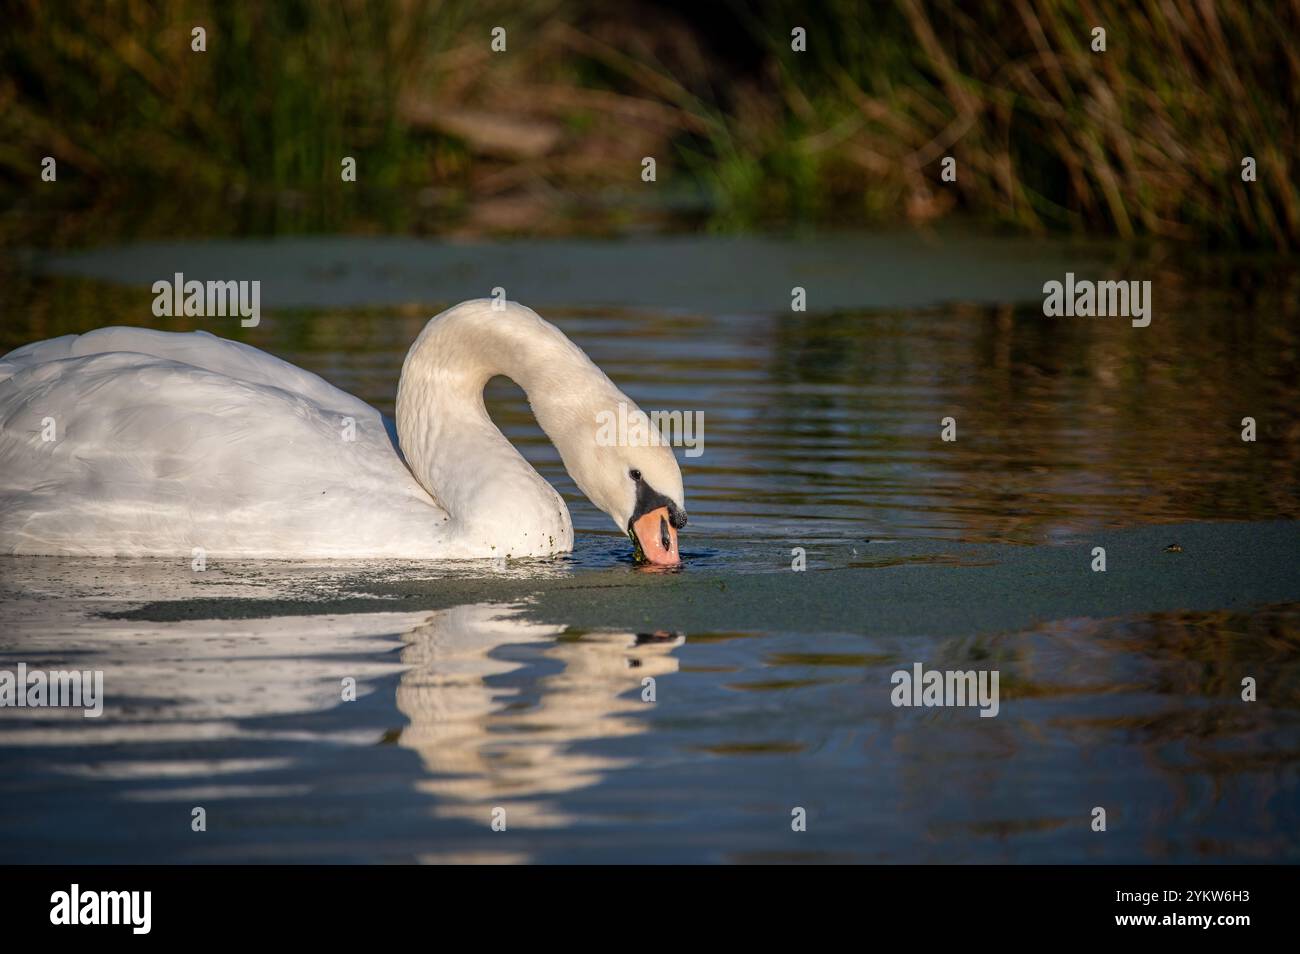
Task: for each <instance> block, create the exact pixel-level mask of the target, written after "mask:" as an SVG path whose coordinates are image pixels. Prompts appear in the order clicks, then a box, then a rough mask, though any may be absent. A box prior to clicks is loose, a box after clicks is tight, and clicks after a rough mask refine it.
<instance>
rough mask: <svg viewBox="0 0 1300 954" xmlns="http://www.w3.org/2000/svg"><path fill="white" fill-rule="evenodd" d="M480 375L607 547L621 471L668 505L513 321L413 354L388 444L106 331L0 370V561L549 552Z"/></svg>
mask: <svg viewBox="0 0 1300 954" xmlns="http://www.w3.org/2000/svg"><path fill="white" fill-rule="evenodd" d="M494 374H506V375H508V376H510V377H512V378H514V379H515V380H516V381H517V382H518V383H519V384H520V386H521V387H523V388H524V390H525V392H527V393H528V396H529V400H530V402H532V404H533V407H534V409H535V410H536V412H537V414H538V419H539V421H540V422H541V423H542V426H543V428H544V429H545V430H547V433H548V434H549V435H550V436H551V438H552V440H554V441H555V442H556V444H557V446H558V447H559V449H560V451H561V455H562V456H563V458H564V460H565V463H566V466H568V467H569V470H570V472H571V473H573V474H574V476H575V479H577V480H578V482H579V486H581V487H582V488H583V490H584V491H585V492H587V493H588V495H589V496H591V497H592V499H593V502H595V503H596V504H597V506H599V507H601V508H602V509H604V510H605V511H606V512H607V513H609V514H610V516H611V517H613V518H614V520H615V522H616V523H617V524H619V525H620V528H622V527H623V526H624V525H625V523H626V521H627V519H628V518H629V517H630V515H631V513H632V507H633V503H634V490H633V489H632V488H630V487H628V486H626V485H627V484H628V481H627V480H626V477H625V473H626V469H627V466H628V462H629V460H630V461H632V463H633V464H635V465H637V466H639V467H640V468H641V469H642V470H645V471H646V473H647V475H648V476H651V475H653V476H654V477H656V478H658V479H659V481H660V483H661V484H662V486H659V487H658V489H659V490H660V491H661V492H662V493H664V494H667V495H668V496H670V497H672V498H673V499H674V500H675V501H676V502H677V503H678V505H679V506H680V505H681V499H682V493H681V475H680V472H679V471H678V470H677V464H676V461H675V460H674V459H673V456H672V453H671V451H667V450H666V449H665V448H662V447H645V448H603V447H597V446H596V443H595V440H594V437H593V434H592V432H593V431H594V428H595V425H594V423H591V424H590V426H588V422H594V416H595V413H596V411H597V410H598V409H599V408H602V407H608V406H610V403H611V402H614V403H617V401H618V400H623V401H626V400H627V398H626V397H625V396H623V395H622V394H621V392H619V391H618V390H617V388H615V387H614V385H613V384H612V383H611V382H610V381H609V379H608V378H607V377H606V376H605V375H604V374H603V373H602V372H601V371H600V369H599V368H597V367H596V366H595V365H594V364H592V363H591V361H590V360H589V359H588V358H587V357H586V355H585V354H583V353H582V351H581V350H580V349H579V348H577V346H575V345H574V344H573V343H572V342H570V341H569V340H568V339H567V338H566V337H564V335H563V334H562V333H561V332H560V331H559V330H558V329H556V328H555V327H554V326H552V325H550V324H548V323H547V322H545V321H544V320H542V319H541V318H540V317H539V316H537V315H536V314H535V313H534V312H532V311H531V310H529V309H527V308H524V307H522V306H520V305H517V304H514V303H510V304H509V305H508V307H507V308H506V309H505V310H495V309H493V308H492V307H491V303H489V302H485V301H479V302H466V303H464V304H461V305H458V306H456V307H455V308H451V309H448V310H447V311H445V312H443V313H442V314H440V315H438V316H437V317H435V318H433V319H431V320H430V322H429V324H428V325H427V326H426V328H425V331H424V332H423V333H422V334H421V335H420V337H419V339H417V341H416V343H415V344H414V345H413V346H412V348H411V351H410V353H409V354H408V356H407V360H406V364H405V365H404V367H403V375H402V380H401V383H400V385H399V391H398V414H397V416H398V420H397V428H396V430H394V429H393V425H392V423H391V422H386V421H385V420H384V418H383V417H382V415H380V413H379V412H378V411H377V410H375V409H374V408H372V407H370V406H369V405H368V404H366V403H365V402H363V401H361V400H359V399H358V398H355V397H353V396H352V395H350V394H347V393H346V392H344V391H341V390H339V389H338V388H336V387H334V386H333V385H331V384H329V383H328V382H326V381H325V380H323V379H322V378H320V377H319V376H317V375H315V374H312V373H310V372H308V371H304V370H302V369H301V368H297V367H295V366H293V365H291V364H289V363H287V362H285V361H282V360H280V359H279V358H276V357H274V356H272V355H269V354H267V353H265V352H263V351H260V350H258V349H256V348H253V347H251V346H248V345H244V344H240V343H238V342H234V341H229V340H226V339H222V338H218V337H215V336H213V335H211V334H208V333H206V332H201V331H200V332H191V333H169V332H162V331H151V330H145V329H137V328H104V329H101V330H98V331H93V332H90V333H89V334H84V335H66V336H64V337H61V338H54V339H51V340H49V341H42V342H37V343H35V344H31V345H27V346H25V347H22V348H19V349H17V350H16V351H13V352H10V353H9V354H8V355H6V356H5V357H4V358H3V359H0V552H3V553H23V554H81V555H96V556H110V555H133V556H178V555H183V556H189V555H190V554H191V553H192V552H193V550H194V548H202V549H203V551H204V552H205V553H206V554H209V555H212V556H222V555H227V556H246V557H293V558H297V557H303V558H308V557H311V558H316V557H349V558H356V557H366V558H368V557H404V558H421V559H445V558H472V557H504V556H516V557H518V556H541V555H546V554H551V553H557V552H564V551H567V550H569V549H571V548H572V543H573V529H572V525H571V523H570V521H569V515H568V510H567V508H566V507H565V505H564V503H563V501H562V500H561V498H560V496H559V495H558V494H557V493H556V492H555V490H554V489H553V488H551V486H550V485H549V484H547V483H546V481H545V480H543V479H542V478H541V477H540V475H538V474H537V473H536V471H534V470H533V468H532V467H531V466H529V465H528V464H527V462H526V461H524V459H523V458H522V457H521V456H520V455H519V453H518V452H517V451H515V449H514V448H513V447H512V446H511V445H510V443H509V442H508V441H507V440H506V439H505V437H504V436H503V435H502V434H501V432H500V431H499V430H498V429H497V428H496V427H495V426H494V425H493V424H492V422H491V420H490V419H489V418H488V416H487V413H486V411H485V410H484V408H483V399H482V390H483V385H484V384H486V382H487V380H488V378H490V377H492V376H493V375H494ZM629 404H630V402H629ZM349 420H350V421H351V424H349ZM397 431H400V432H401V433H402V437H403V440H402V448H403V450H404V451H405V455H404V454H403V451H399V449H398V447H397V444H396V432H397ZM51 435H52V436H53V437H54V439H53V440H47V439H46V438H47V437H49V436H51ZM348 437H352V439H350V440H349V439H348ZM611 451H613V452H614V453H612V454H611ZM404 456H405V459H404ZM665 458H666V459H665ZM408 463H409V465H410V466H409V467H408V466H407V465H408ZM575 468H576V469H575ZM606 469H609V470H610V471H611V473H610V474H609V475H604V474H603V473H602V471H603V470H606ZM606 478H608V479H606Z"/></svg>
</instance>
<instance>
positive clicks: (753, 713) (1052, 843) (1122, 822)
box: [0, 236, 1300, 862]
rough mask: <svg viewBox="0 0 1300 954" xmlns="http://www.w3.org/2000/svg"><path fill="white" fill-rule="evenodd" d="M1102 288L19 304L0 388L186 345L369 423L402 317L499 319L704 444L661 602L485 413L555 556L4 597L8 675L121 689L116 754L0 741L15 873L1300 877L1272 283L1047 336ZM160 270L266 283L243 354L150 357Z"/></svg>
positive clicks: (376, 277) (171, 577)
mask: <svg viewBox="0 0 1300 954" xmlns="http://www.w3.org/2000/svg"><path fill="white" fill-rule="evenodd" d="M1086 251H1087V254H1088V255H1090V256H1093V257H1094V259H1095V261H1096V264H1095V266H1094V267H1096V268H1099V269H1105V268H1108V267H1115V258H1114V255H1115V253H1113V252H1107V251H1106V250H1101V251H1098V250H1096V249H1089V250H1086ZM1081 254H1083V253H1082V252H1079V251H1077V250H1074V249H1065V248H1063V247H1060V246H1053V245H1050V244H1048V243H1034V244H1032V245H1031V244H1026V243H1016V242H1008V241H1002V240H995V239H990V238H985V237H976V238H974V239H972V238H969V237H957V238H954V239H949V240H940V239H935V238H931V239H927V240H925V241H921V240H913V239H899V238H897V237H891V238H886V239H881V238H878V237H870V236H867V237H860V236H859V237H853V236H846V237H822V238H818V239H814V240H811V241H799V242H781V241H769V240H745V241H743V242H738V241H735V240H722V239H717V240H714V239H702V240H689V241H687V240H682V241H673V240H653V241H646V242H625V243H608V244H600V243H577V242H573V243H563V242H556V243H549V244H546V245H538V246H529V245H526V244H523V243H515V244H513V245H506V246H493V247H489V248H479V247H475V246H439V245H434V244H431V243H419V242H407V241H401V242H394V241H388V240H363V239H358V240H337V241H325V242H322V241H304V242H281V243H270V244H258V243H239V242H231V243H212V244H210V245H194V246H175V247H145V248H123V249H107V250H104V251H101V252H95V253H89V254H85V255H63V256H57V257H52V256H37V255H26V256H23V257H21V258H20V259H19V262H18V264H17V265H15V266H12V269H11V272H10V274H8V275H7V276H6V278H7V279H8V280H7V281H6V282H5V283H4V285H3V289H2V290H0V314H3V316H4V317H3V325H2V326H0V349H8V348H10V347H15V346H17V345H19V344H22V343H24V342H26V341H30V340H35V339H37V338H42V337H49V336H52V335H55V334H63V333H68V332H73V331H85V330H89V329H91V328H94V327H99V326H102V325H106V324H138V325H152V326H156V327H164V328H169V329H172V330H184V329H185V328H188V327H198V326H201V327H207V328H208V329H209V330H214V331H217V332H218V333H225V334H229V335H230V336H232V337H239V338H241V339H242V340H246V341H249V342H251V343H253V344H256V345H258V346H260V347H264V348H267V349H268V350H270V351H273V352H274V353H276V354H278V355H281V356H282V357H285V358H286V359H288V360H290V361H293V362H295V363H297V364H300V365H302V366H304V367H307V368H309V369H311V370H313V371H316V372H318V373H320V374H322V375H324V376H325V377H326V378H328V379H329V380H331V381H333V382H334V383H336V384H338V385H339V386H340V387H343V388H345V389H346V390H349V391H351V392H353V393H355V394H357V395H359V396H360V397H362V398H364V399H366V400H368V401H370V402H372V403H373V404H375V405H376V406H378V407H380V408H381V409H382V410H384V411H385V412H386V413H391V412H392V404H393V398H394V394H395V390H396V380H397V372H398V369H399V368H400V364H401V359H402V356H403V355H404V353H405V349H406V347H407V346H408V345H409V343H410V341H411V340H412V339H413V338H414V336H415V334H416V333H417V332H418V330H419V328H420V327H421V326H422V324H423V322H424V321H425V320H426V319H427V317H428V316H429V315H430V314H432V313H433V312H434V311H436V310H438V309H439V308H440V307H443V306H444V305H445V304H447V303H449V302H450V301H453V300H459V299H461V298H465V297H472V296H479V295H482V294H484V293H485V292H486V290H487V289H489V288H490V287H491V286H492V285H495V284H506V285H507V287H508V288H509V291H510V294H511V297H518V298H519V300H521V301H524V302H525V303H527V304H531V305H533V306H534V307H537V308H538V309H539V310H540V311H541V312H542V313H543V314H544V315H545V316H546V317H548V318H549V319H551V320H553V321H555V322H556V323H557V324H559V325H560V326H561V327H562V328H563V329H564V330H565V331H566V332H567V333H568V334H569V335H570V336H571V337H573V338H574V339H575V340H576V341H578V342H579V343H580V344H581V345H582V346H583V347H584V348H585V349H586V350H587V351H588V353H589V354H590V355H591V357H592V358H593V359H594V360H595V361H596V362H597V363H598V364H599V365H600V366H601V367H603V368H604V369H605V370H606V371H607V372H608V373H609V374H610V375H611V377H613V378H614V380H615V381H616V382H618V383H619V385H620V386H622V387H623V388H624V389H625V390H626V391H628V393H629V394H631V395H632V396H633V397H634V398H635V399H637V401H638V402H639V403H640V404H641V405H642V406H643V407H645V408H646V409H682V410H689V411H694V410H699V411H702V412H703V414H704V421H705V431H704V453H703V454H702V455H701V456H700V457H698V458H694V459H691V458H682V460H683V465H684V467H683V470H684V475H685V480H686V488H687V505H688V509H689V511H690V514H691V524H690V527H689V528H688V529H687V531H686V533H685V534H684V535H683V538H682V543H683V550H684V553H685V555H686V557H687V565H686V567H685V568H684V569H683V570H682V571H681V572H679V573H671V574H647V573H644V572H642V571H639V570H637V569H636V568H634V567H633V566H632V565H631V564H630V562H629V560H628V554H627V545H626V540H625V538H624V537H623V535H622V534H621V533H620V532H619V531H618V530H617V529H616V528H615V527H613V526H612V525H611V524H610V522H609V520H608V518H607V517H605V516H604V515H603V514H600V513H599V512H598V511H596V510H595V509H594V508H592V507H591V506H590V505H589V504H588V503H587V502H586V501H585V499H583V498H582V497H581V496H580V495H579V494H578V492H577V490H576V488H575V487H574V486H573V484H572V482H571V481H570V480H569V479H568V477H567V476H566V475H565V474H564V472H563V469H562V467H561V466H560V463H559V460H558V455H557V454H556V453H555V451H554V449H553V448H552V447H551V446H550V444H549V443H548V442H547V441H546V439H545V437H544V435H542V434H541V432H540V431H539V430H538V429H537V427H536V425H535V423H534V422H533V420H532V417H531V415H530V414H529V412H528V410H527V406H526V403H525V402H524V400H523V396H522V394H520V392H518V390H517V389H515V388H514V387H513V386H512V385H510V384H509V383H508V382H503V381H498V382H494V383H493V384H492V385H491V387H490V391H489V407H490V409H491V411H492V413H493V416H494V419H495V420H496V421H497V422H498V423H499V424H500V426H501V427H502V429H503V430H504V431H505V432H506V434H507V435H508V436H509V437H510V438H511V440H512V441H514V442H515V443H516V445H517V446H519V447H520V448H521V449H522V450H523V451H524V453H525V454H526V455H527V456H528V457H529V459H530V460H532V461H533V462H534V463H535V464H536V466H537V467H538V468H539V470H541V472H542V473H543V474H544V475H545V476H546V477H547V478H548V479H550V480H551V481H552V482H553V483H554V484H555V485H556V486H557V487H558V488H559V489H560V491H561V492H562V493H563V494H564V496H565V498H566V500H567V501H568V502H569V506H570V510H571V512H572V513H573V516H574V523H575V527H576V528H577V531H578V544H577V547H576V549H575V552H574V553H573V554H572V555H570V556H567V557H564V558H560V559H556V560H551V561H535V562H521V563H516V564H512V565H509V566H506V567H485V566H478V565H473V564H462V565H419V564H414V565H413V564H400V563H395V564H345V563H335V564H328V563H326V564H294V563H285V562H260V563H225V564H221V565H213V566H210V567H209V569H208V570H207V571H205V572H204V573H201V574H200V573H194V572H192V571H191V569H190V566H189V564H188V562H180V563H168V562H157V561H127V560H109V561H75V560H51V559H12V558H6V559H3V560H0V598H2V599H3V604H2V605H0V668H12V667H13V666H16V665H17V663H18V662H20V661H22V662H26V663H27V664H28V665H29V666H30V667H40V668H45V669H50V668H68V667H72V666H75V667H77V668H88V669H101V670H103V671H104V673H105V683H106V687H107V691H108V702H107V705H106V711H105V714H104V716H103V717H102V718H100V719H85V718H83V717H82V716H81V715H80V714H79V713H75V712H67V711H60V710H33V709H25V710H16V709H0V845H2V846H3V847H0V858H3V859H4V860H7V861H8V860H12V861H76V862H80V861H116V860H138V861H241V860H252V861H272V860H288V861H401V862H415V861H418V862H438V861H459V860H475V861H498V860H502V861H504V860H520V861H525V860H526V861H762V860H819V861H835V860H847V861H1048V862H1064V861H1078V860H1082V861H1207V860H1208V861H1228V860H1242V861H1254V860H1271V861H1280V860H1290V861H1294V860H1296V859H1297V858H1298V857H1300V836H1297V834H1296V833H1297V832H1298V831H1300V825H1297V821H1298V820H1300V819H1298V818H1297V815H1300V797H1298V795H1300V788H1298V784H1297V782H1298V779H1297V767H1298V765H1300V719H1297V710H1298V709H1300V670H1298V668H1297V665H1296V658H1297V650H1298V649H1300V574H1297V573H1296V572H1295V568H1296V566H1297V565H1300V564H1297V559H1300V533H1297V531H1296V526H1297V525H1296V524H1295V523H1294V522H1292V521H1294V520H1295V519H1296V517H1297V515H1298V513H1300V481H1297V474H1300V424H1298V423H1297V418H1296V415H1295V407H1296V406H1297V397H1300V395H1298V394H1297V391H1298V390H1300V354H1298V351H1300V348H1298V345H1300V321H1297V313H1296V301H1297V295H1296V289H1297V280H1296V273H1295V271H1294V270H1293V269H1290V268H1289V267H1288V268H1282V267H1275V268H1267V269H1262V270H1253V269H1245V268H1243V267H1242V266H1239V265H1238V264H1236V263H1232V262H1226V261H1220V260H1215V259H1207V260H1204V261H1198V262H1195V263H1193V264H1191V265H1188V266H1186V267H1180V268H1173V267H1171V266H1169V265H1167V264H1165V263H1162V262H1159V261H1156V262H1145V263H1143V264H1142V265H1141V266H1140V268H1141V269H1143V270H1142V271H1139V272H1137V273H1138V274H1140V275H1141V276H1142V277H1148V276H1150V277H1154V279H1155V287H1156V295H1157V298H1156V312H1155V318H1154V320H1153V322H1152V324H1151V326H1150V327H1149V328H1146V329H1134V328H1131V327H1130V326H1129V325H1128V323H1127V322H1126V321H1123V320H1120V319H1111V320H1098V319H1093V320H1088V319H1057V320H1048V319H1045V318H1043V316H1042V314H1041V309H1040V307H1039V305H1038V304H1037V302H1039V301H1040V298H1039V297H1038V296H1037V294H1036V291H1037V289H1038V288H1040V287H1041V284H1042V282H1043V281H1045V280H1048V279H1051V278H1057V279H1059V278H1061V277H1062V276H1063V274H1064V272H1065V270H1066V269H1067V268H1068V267H1073V268H1074V270H1075V271H1077V272H1083V271H1084V270H1085V269H1084V268H1083V267H1079V266H1072V265H1071V263H1076V262H1078V261H1080V260H1081V259H1080V258H1079V256H1080V255H1081ZM160 261H162V262H167V263H168V264H167V267H166V268H165V269H163V273H165V274H170V272H171V271H173V270H183V271H185V272H186V273H187V275H189V276H192V277H236V276H238V277H250V278H255V277H262V278H263V281H264V289H263V305H264V316H263V321H262V325H261V326H260V327H258V328H255V329H240V328H239V327H238V325H237V323H235V322H233V321H232V322H228V323H227V324H226V325H223V326H220V327H215V328H214V327H213V324H214V321H211V320H210V321H208V322H206V323H203V324H195V323H193V322H190V323H189V324H187V323H186V322H185V321H169V320H167V319H155V318H153V317H152V315H151V314H150V312H149V303H150V301H151V297H152V296H151V294H150V293H149V291H148V284H149V283H150V282H151V281H152V280H154V279H155V278H158V277H163V274H162V273H160V274H158V275H155V274H153V273H154V272H155V271H157V270H158V268H157V263H158V262H160ZM172 263H175V264H174V265H173V264H172ZM1118 267H1120V268H1124V269H1127V270H1128V271H1133V269H1134V268H1135V266H1133V265H1132V264H1131V263H1125V262H1120V263H1119V265H1118ZM495 275H505V276H506V278H501V279H496V278H494V276H495ZM917 275H928V276H933V277H932V279H928V280H927V281H925V282H923V283H918V282H917V281H916V276H917ZM105 278H116V279H119V280H120V282H122V283H124V284H115V283H107V282H105V281H103V279H105ZM795 284H802V285H804V286H806V287H807V289H808V293H809V312H808V313H806V314H795V313H791V312H790V311H789V289H790V287H791V286H792V285H795ZM516 289H518V291H516ZM216 321H218V322H219V320H216ZM948 416H951V417H954V418H955V419H956V421H957V428H958V439H957V441H956V442H955V443H945V442H943V441H941V440H940V439H939V429H940V420H941V419H942V418H944V417H948ZM1245 416H1252V417H1254V418H1255V419H1256V420H1257V422H1258V429H1259V440H1258V441H1257V442H1255V443H1244V442H1242V441H1241V439H1240V430H1241V423H1240V422H1241V419H1242V418H1243V417H1245ZM1223 521H1234V522H1233V523H1227V522H1223ZM1277 521H1283V522H1281V523H1278V522H1277ZM1242 522H1247V523H1242ZM1144 528H1145V529H1144ZM1098 540H1101V541H1103V542H1104V543H1105V545H1106V546H1107V549H1108V552H1109V553H1110V555H1111V560H1112V566H1111V568H1110V569H1109V571H1108V573H1107V574H1105V575H1101V574H1092V573H1091V572H1090V571H1089V570H1088V568H1087V564H1088V560H1089V557H1088V556H1087V554H1088V551H1089V549H1090V547H1091V546H1092V545H1093V544H1094V543H1095V542H1096V541H1098ZM1173 542H1178V543H1180V544H1181V545H1182V547H1183V551H1184V552H1182V553H1178V554H1166V553H1164V552H1163V551H1162V545H1163V544H1167V543H1173ZM792 547H803V548H804V549H805V550H806V552H807V557H808V560H809V572H808V573H807V574H804V575H800V574H794V573H791V572H790V569H789V567H790V562H791V552H790V551H791V548H792ZM1076 551H1077V552H1078V553H1079V554H1081V555H1080V556H1079V557H1078V559H1077V560H1076V559H1075V557H1074V556H1073V554H1074V553H1075V552H1076ZM1171 561H1176V562H1171ZM1076 567H1077V568H1078V575H1077V576H1076V575H1074V572H1075V571H1074V569H1073V568H1076ZM917 661H920V662H923V663H924V664H925V665H926V667H927V668H929V667H937V668H989V667H992V666H994V665H995V666H996V668H998V669H999V671H1000V673H1001V679H1002V707H1001V711H1000V713H999V715H998V717H997V718H989V719H981V718H979V717H978V715H977V713H976V712H975V711H974V710H969V709H964V710H955V709H922V710H914V709H906V708H895V707H894V706H893V705H891V703H890V697H889V689H890V676H891V674H892V673H893V672H894V671H896V670H898V669H907V668H910V667H911V665H912V664H913V663H914V662H917ZM990 661H992V662H990ZM1245 675H1252V676H1254V677H1255V678H1257V679H1258V681H1259V693H1260V697H1259V701H1258V702H1255V703H1243V702H1242V701H1241V700H1240V682H1241V679H1242V678H1243V676H1245ZM646 677H653V679H654V699H653V700H647V699H645V698H643V693H644V692H645V691H646V690H645V686H644V684H643V680H644V679H645V678H646ZM349 678H350V679H354V680H355V681H356V684H357V696H358V698H357V699H356V701H348V702H345V701H343V700H342V698H341V696H342V691H341V685H342V681H343V680H344V679H349ZM1099 805H1100V806H1105V807H1106V808H1107V811H1108V819H1109V830H1108V831H1107V832H1106V833H1105V834H1099V833H1094V832H1092V831H1091V830H1090V828H1089V822H1090V821H1091V816H1090V812H1091V810H1092V809H1093V807H1094V806H1099ZM196 806H201V807H203V808H205V809H206V812H207V831H206V832H203V833H195V832H193V831H191V812H192V810H193V809H194V808H195V807H196ZM795 807H801V808H804V809H805V810H806V812H807V816H808V819H809V822H808V830H807V831H806V832H802V833H798V834H795V833H793V832H791V829H790V818H791V811H792V809H793V808H795ZM495 808H504V809H505V811H506V819H507V830H506V831H505V832H494V831H492V830H491V828H490V822H491V820H492V811H493V809H495Z"/></svg>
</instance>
